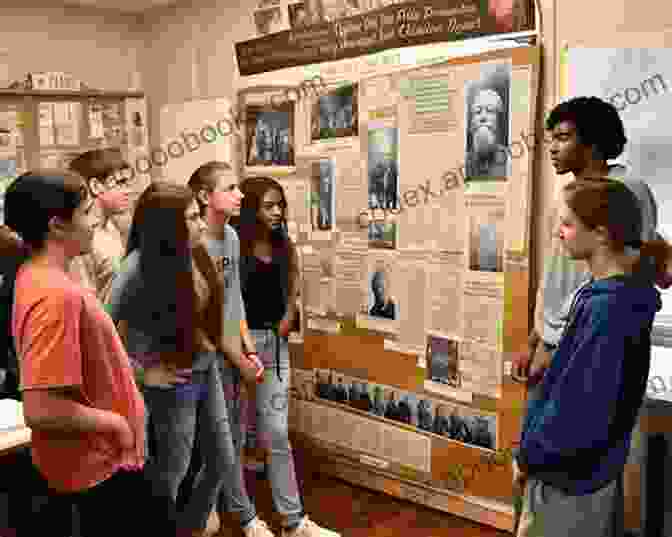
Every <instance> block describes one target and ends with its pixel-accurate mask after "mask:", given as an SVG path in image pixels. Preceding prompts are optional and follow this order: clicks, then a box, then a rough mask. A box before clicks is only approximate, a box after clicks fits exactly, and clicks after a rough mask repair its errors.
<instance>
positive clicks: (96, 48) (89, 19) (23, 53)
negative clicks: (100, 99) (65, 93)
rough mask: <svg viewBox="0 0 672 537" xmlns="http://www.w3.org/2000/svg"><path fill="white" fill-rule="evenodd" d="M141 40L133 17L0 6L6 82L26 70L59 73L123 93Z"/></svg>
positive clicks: (43, 4) (32, 0)
mask: <svg viewBox="0 0 672 537" xmlns="http://www.w3.org/2000/svg"><path fill="white" fill-rule="evenodd" d="M50 4H51V6H50ZM144 35H145V34H144V32H143V29H142V27H141V25H140V19H139V18H138V16H136V15H124V14H121V13H115V12H112V11H107V10H105V11H101V10H97V9H91V8H84V7H53V2H48V1H47V0H43V1H38V0H25V1H23V2H17V1H16V0H3V2H2V5H1V6H0V49H7V51H8V58H7V60H8V63H9V78H10V80H17V79H23V78H24V77H25V75H26V73H28V72H30V71H64V72H68V73H72V74H73V75H75V76H76V77H77V78H79V79H81V80H82V81H83V82H84V83H86V84H87V85H89V86H91V87H94V88H97V89H106V90H126V89H128V87H129V83H130V80H131V74H132V73H133V72H134V71H139V70H140V63H139V58H138V51H139V50H140V49H142V47H143V44H144Z"/></svg>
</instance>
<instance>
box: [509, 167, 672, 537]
mask: <svg viewBox="0 0 672 537" xmlns="http://www.w3.org/2000/svg"><path fill="white" fill-rule="evenodd" d="M563 194H564V201H565V203H564V206H563V207H562V209H561V223H560V227H559V230H558V236H559V238H560V239H561V240H562V243H563V246H564V248H565V251H566V253H567V255H569V256H570V257H571V258H572V259H577V260H578V259H583V260H585V261H587V263H588V266H589V268H590V273H591V278H590V280H588V281H587V282H586V283H585V284H584V285H583V286H581V287H580V288H579V289H578V290H577V291H576V292H575V294H574V296H573V299H572V306H571V310H570V315H569V322H568V324H567V326H566V328H565V330H564V332H563V334H562V337H561V339H560V342H559V345H558V349H557V350H556V352H555V354H554V358H553V361H552V362H551V365H550V367H549V369H548V371H547V372H546V375H545V376H544V377H543V380H542V381H541V385H540V387H539V394H538V398H537V399H535V400H532V401H530V403H529V406H528V409H527V415H526V416H525V420H524V422H523V432H522V435H521V442H520V448H519V450H518V452H517V453H516V455H515V458H514V473H515V474H516V480H517V482H518V484H521V485H524V491H523V492H524V494H523V506H522V516H521V517H520V520H519V524H518V529H517V535H518V536H519V537H522V536H525V537H533V536H539V537H541V536H544V537H552V536H556V535H557V536H569V535H591V536H599V537H607V536H611V535H619V533H622V530H621V528H620V526H621V525H622V520H620V519H619V517H618V515H619V514H621V512H622V509H623V506H622V487H621V479H622V473H623V468H624V466H625V461H626V458H627V455H628V451H629V448H630V440H631V434H632V429H633V427H634V425H635V422H636V419H637V415H638V411H639V408H640V406H641V404H642V401H643V397H644V392H645V389H646V382H647V379H648V374H649V365H650V355H651V328H652V325H653V319H654V316H655V314H656V312H657V311H658V310H659V309H660V307H661V302H660V295H659V293H658V291H657V290H656V289H655V287H654V285H653V281H654V280H655V278H656V271H663V270H664V269H665V261H666V260H667V258H668V255H669V251H670V246H669V245H668V244H666V243H665V242H663V241H652V242H644V243H642V241H641V240H640V237H641V226H642V224H641V221H642V219H641V214H640V208H639V206H638V202H637V198H636V197H635V196H634V195H633V193H632V192H631V191H630V190H629V189H628V188H627V187H625V186H624V185H623V184H622V183H621V182H619V181H614V180H610V179H604V178H601V179H600V180H582V181H574V182H572V183H570V184H569V185H567V186H566V187H565V189H564V191H563ZM652 261H653V262H652ZM619 502H620V505H619ZM542 521H543V522H542Z"/></svg>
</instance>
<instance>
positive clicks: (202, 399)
mask: <svg viewBox="0 0 672 537" xmlns="http://www.w3.org/2000/svg"><path fill="white" fill-rule="evenodd" d="M204 229H205V224H204V222H203V220H202V219H201V215H200V211H199V208H198V204H197V203H196V200H195V198H194V195H193V193H192V191H191V190H190V189H189V188H188V187H186V186H178V185H175V184H171V183H167V182H155V183H153V184H152V185H150V186H149V187H148V188H147V189H146V190H145V192H144V193H143V194H142V195H141V197H140V199H139V200H138V204H137V208H136V211H135V215H134V218H133V223H132V225H131V230H130V233H129V241H128V247H127V255H126V257H125V259H124V262H123V266H122V270H121V272H120V273H119V275H118V276H117V278H116V279H115V280H114V282H113V284H112V292H111V298H110V303H109V309H110V312H111V315H112V317H113V318H114V320H115V321H116V322H117V323H119V324H120V325H122V326H123V329H122V333H124V335H125V338H126V344H127V347H128V349H129V354H130V355H131V357H132V358H133V359H135V360H136V362H138V364H137V367H138V368H139V369H143V370H144V375H143V384H144V389H143V392H144V396H145V400H146V402H147V405H148V408H149V411H150V431H149V436H150V439H151V440H153V448H152V450H151V454H152V463H151V465H150V475H151V477H152V480H153V483H154V486H155V487H156V490H157V492H158V493H160V494H167V495H168V496H170V498H172V501H173V504H174V502H175V500H176V496H177V492H178V487H179V485H180V483H181V481H182V480H183V478H184V476H185V474H186V472H187V469H188V466H189V460H190V458H191V453H192V448H193V445H194V437H195V435H196V434H199V435H202V437H201V438H199V442H198V444H199V446H200V447H201V450H202V453H201V456H202V458H203V460H204V461H205V463H206V464H207V465H208V467H209V468H211V469H212V471H211V472H208V473H207V474H206V475H205V476H204V479H201V480H198V481H197V483H196V490H195V491H194V493H193V494H192V496H191V499H190V500H189V503H188V504H187V505H186V506H185V508H184V512H183V513H182V514H181V515H180V520H179V524H180V526H181V527H182V528H184V532H185V534H188V535H191V534H192V532H200V531H202V529H203V528H200V527H198V526H199V525H200V521H198V520H196V519H197V518H199V519H200V513H201V512H203V511H204V510H205V509H207V508H208V507H206V508H205V509H204V508H203V506H201V505H192V504H193V503H194V502H204V500H203V498H204V497H206V496H208V494H204V493H201V492H200V489H202V490H203V491H206V492H207V491H210V490H212V491H215V490H216V487H215V486H214V485H213V483H211V482H210V481H213V480H217V481H218V480H219V479H221V476H222V475H225V476H227V479H228V480H229V481H231V482H232V483H238V487H239V488H241V489H243V490H244V488H243V485H242V472H241V471H240V461H239V458H238V457H237V456H236V452H235V450H234V447H233V442H232V437H231V431H230V427H229V420H228V415H227V410H226V402H225V399H224V394H223V390H222V384H221V381H220V378H219V374H218V368H217V363H216V362H217V360H218V357H219V356H221V349H222V346H223V334H222V323H221V322H220V321H219V320H218V319H217V318H212V317H213V316H215V317H216V316H217V315H221V311H222V307H221V300H222V294H221V292H220V289H219V287H218V283H217V273H216V270H215V266H214V264H213V263H212V261H211V259H210V257H209V255H208V253H207V251H205V249H204V248H203V247H202V246H201V244H200V239H201V234H202V232H203V231H204ZM206 317H207V319H206ZM206 321H207V322H206ZM232 486H233V485H232ZM213 494H214V492H213ZM237 500H239V502H238V503H240V504H241V505H237V506H234V508H237V511H239V513H240V515H241V520H242V521H243V522H244V523H247V522H249V521H250V520H252V519H255V518H256V511H255V509H254V506H253V505H252V504H251V502H250V501H249V499H247V497H243V498H242V499H241V498H239V497H237ZM205 503H207V501H205ZM211 504H212V499H210V505H211Z"/></svg>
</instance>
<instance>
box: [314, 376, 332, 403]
mask: <svg viewBox="0 0 672 537" xmlns="http://www.w3.org/2000/svg"><path fill="white" fill-rule="evenodd" d="M331 378H332V373H331V371H330V370H328V369H316V370H315V395H316V396H317V397H319V398H320V399H327V400H329V401H334V400H335V391H334V386H333V385H332V383H331Z"/></svg>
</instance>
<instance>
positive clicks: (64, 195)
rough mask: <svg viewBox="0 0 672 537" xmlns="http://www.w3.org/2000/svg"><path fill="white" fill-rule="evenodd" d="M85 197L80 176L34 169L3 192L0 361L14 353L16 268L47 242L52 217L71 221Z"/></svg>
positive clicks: (0, 268)
mask: <svg viewBox="0 0 672 537" xmlns="http://www.w3.org/2000/svg"><path fill="white" fill-rule="evenodd" d="M87 197H88V190H87V188H86V184H85V182H84V180H83V179H82V177H80V176H79V175H77V174H76V173H73V172H70V171H65V170H56V169H37V170H34V171H30V172H27V173H24V174H23V175H21V176H19V177H17V178H16V179H15V180H14V182H13V183H12V184H11V185H9V187H8V188H7V191H6V192H5V226H2V228H0V256H1V259H2V263H1V266H0V270H1V275H2V285H1V286H0V353H2V355H1V356H0V362H5V361H6V359H7V358H8V355H7V354H6V353H9V354H13V349H14V342H13V338H12V307H13V304H14V287H15V284H16V275H17V272H18V270H19V267H20V266H21V265H22V264H23V263H24V262H25V261H26V260H27V259H28V257H29V256H30V255H31V253H33V252H37V251H39V250H41V249H42V248H43V247H44V245H45V243H46V240H47V234H48V232H49V222H50V220H51V219H52V218H54V217H59V218H62V219H64V220H71V219H72V216H73V214H74V212H75V209H77V208H78V207H79V206H80V205H81V204H82V203H83V202H84V201H85V200H86V199H87Z"/></svg>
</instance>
